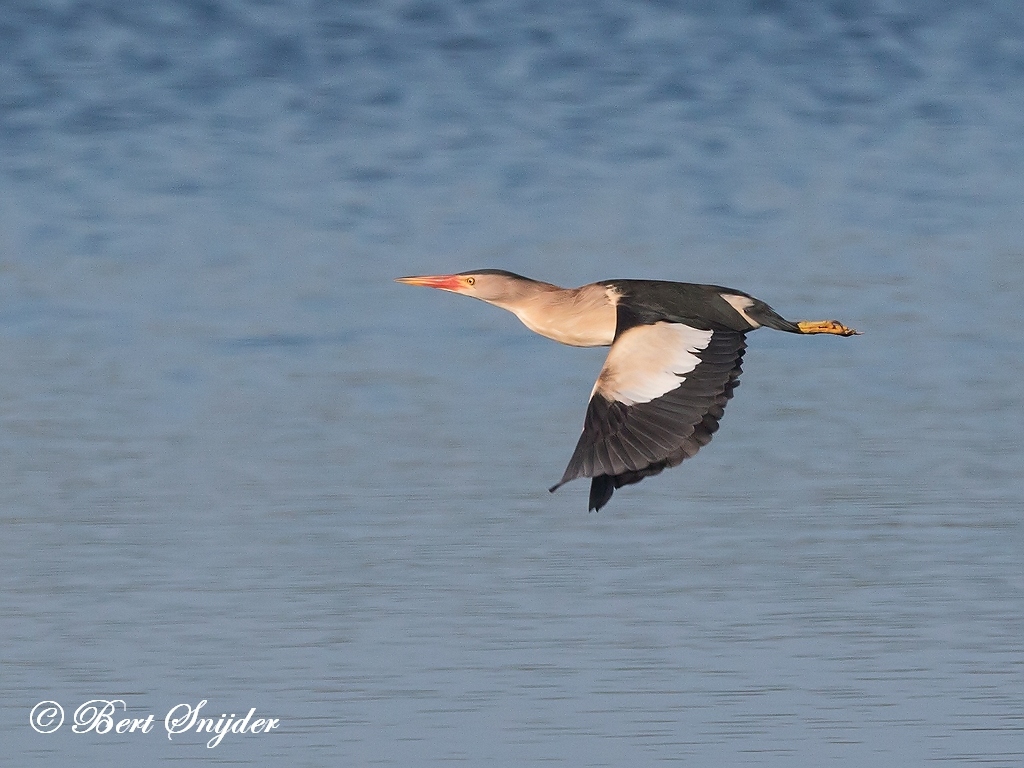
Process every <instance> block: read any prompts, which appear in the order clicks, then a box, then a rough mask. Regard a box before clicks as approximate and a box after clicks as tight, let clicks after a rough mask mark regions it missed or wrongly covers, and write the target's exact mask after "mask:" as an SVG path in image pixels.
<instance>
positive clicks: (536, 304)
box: [495, 283, 618, 347]
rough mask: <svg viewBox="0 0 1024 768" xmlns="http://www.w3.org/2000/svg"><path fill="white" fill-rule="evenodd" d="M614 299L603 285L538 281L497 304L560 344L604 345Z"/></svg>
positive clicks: (611, 329) (610, 333) (611, 332)
mask: <svg viewBox="0 0 1024 768" xmlns="http://www.w3.org/2000/svg"><path fill="white" fill-rule="evenodd" d="M617 298H618V296H617V294H615V293H614V292H613V291H612V289H610V288H608V287H606V286H603V285H594V284H591V285H584V286H583V287H581V288H559V287H558V286H556V285H550V284H548V283H538V284H536V285H535V286H534V287H533V290H531V291H530V293H529V294H526V295H523V296H520V297H517V298H515V299H514V300H509V301H503V302H501V303H498V306H500V307H502V308H503V309H507V310H508V311H509V312H512V313H513V314H515V316H516V317H518V318H519V319H520V320H521V321H522V323H523V325H525V326H526V327H527V328H529V329H530V330H531V331H533V332H534V333H539V334H540V335H541V336H547V337H548V338H549V339H554V340H555V341H557V342H560V343H562V344H568V345H570V346H573V347H606V346H608V345H609V344H611V343H612V341H613V340H614V339H615V303H616V300H617ZM495 303H497V302H495Z"/></svg>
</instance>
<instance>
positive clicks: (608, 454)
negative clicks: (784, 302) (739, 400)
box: [551, 322, 746, 509]
mask: <svg viewBox="0 0 1024 768" xmlns="http://www.w3.org/2000/svg"><path fill="white" fill-rule="evenodd" d="M745 348H746V342H745V341H744V338H743V333H742V332H739V331H733V330H701V329H699V328H694V327H691V326H689V325H686V324H684V323H679V322H657V323H653V324H650V325H636V326H633V327H631V328H628V329H627V330H625V331H623V332H622V333H620V334H619V336H618V337H617V338H616V340H615V343H614V344H612V347H611V350H610V351H609V352H608V359H607V360H605V363H604V367H603V368H602V369H601V373H600V375H599V376H598V378H597V384H595V385H594V391H593V393H592V394H591V396H590V404H589V406H588V407H587V416H586V419H585V421H584V425H583V434H582V435H581V436H580V440H579V443H577V445H576V450H575V451H574V452H573V455H572V458H571V459H570V460H569V466H568V467H567V468H566V470H565V474H564V475H563V476H562V479H561V480H560V481H559V483H558V485H555V486H554V487H553V488H551V490H552V491H554V490H555V489H556V488H558V487H559V486H561V485H563V484H565V483H567V482H569V481H570V480H575V479H576V478H578V477H590V478H593V480H592V482H591V485H590V509H600V508H601V507H603V506H604V505H605V504H606V503H608V500H609V499H610V498H611V497H612V493H613V492H614V491H615V489H616V488H621V487H622V486H624V485H629V484H630V483H637V482H640V481H641V480H643V479H644V478H645V477H648V476H650V475H656V474H658V473H659V472H661V471H662V470H663V469H665V467H674V466H676V465H677V464H679V463H680V462H682V461H683V459H688V458H690V457H691V456H693V455H694V454H696V453H697V451H699V450H700V449H701V447H702V446H705V445H707V444H708V443H709V442H710V441H711V435H712V434H714V432H715V431H716V430H717V429H718V421H719V419H721V418H722V414H723V413H724V411H725V404H726V402H727V401H728V400H729V398H731V397H732V393H733V390H734V389H735V388H736V387H737V386H739V375H740V371H741V367H740V363H741V362H742V358H743V350H744V349H745Z"/></svg>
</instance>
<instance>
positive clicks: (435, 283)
mask: <svg viewBox="0 0 1024 768" xmlns="http://www.w3.org/2000/svg"><path fill="white" fill-rule="evenodd" d="M395 282H396V283H405V284H406V285H422V286H424V287H425V288H440V289H441V290H442V291H455V292H456V293H459V292H461V291H463V290H464V289H465V288H466V278H465V277H464V276H463V275H420V276H416V277H397V278H395Z"/></svg>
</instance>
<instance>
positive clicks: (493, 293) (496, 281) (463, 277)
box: [396, 269, 538, 306]
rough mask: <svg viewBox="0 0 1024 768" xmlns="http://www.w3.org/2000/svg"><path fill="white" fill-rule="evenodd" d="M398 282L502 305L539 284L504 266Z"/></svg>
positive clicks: (421, 276) (404, 279) (398, 280)
mask: <svg viewBox="0 0 1024 768" xmlns="http://www.w3.org/2000/svg"><path fill="white" fill-rule="evenodd" d="M396 282H399V283H405V284H406V285H422V286H425V287H427V288H439V289H441V290H442V291H451V292H452V293H461V294H462V295H463V296H472V297H473V298H474V299H480V300H482V301H486V302H488V303H490V304H497V305H498V306H504V305H506V304H507V303H509V302H511V301H514V300H516V299H517V298H518V297H519V296H521V295H522V294H523V292H524V290H527V289H528V288H529V287H530V286H532V285H538V283H537V282H536V281H534V280H530V279H529V278H528V277H523V276H522V275H517V274H515V273H513V272H506V271H505V270H503V269H481V270H477V271H476V272H459V273H458V274H457V275H419V276H415V277H399V278H397V280H396Z"/></svg>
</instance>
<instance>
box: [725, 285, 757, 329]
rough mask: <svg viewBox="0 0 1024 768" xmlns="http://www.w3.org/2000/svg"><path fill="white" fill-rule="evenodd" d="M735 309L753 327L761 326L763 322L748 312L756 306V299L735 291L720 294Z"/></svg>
mask: <svg viewBox="0 0 1024 768" xmlns="http://www.w3.org/2000/svg"><path fill="white" fill-rule="evenodd" d="M719 295H720V296H721V297H722V298H723V299H725V300H726V301H727V302H729V304H730V305H731V306H732V308H733V309H735V310H736V311H737V312H738V313H739V316H740V317H742V318H743V319H744V320H746V321H747V322H748V323H750V326H751V327H752V328H760V327H761V324H760V323H759V322H757V320H755V319H754V318H752V317H751V316H750V315H748V314H747V310H748V309H750V308H751V307H752V306H754V300H753V299H752V298H750V297H749V296H737V295H736V294H735V293H722V294H719Z"/></svg>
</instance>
